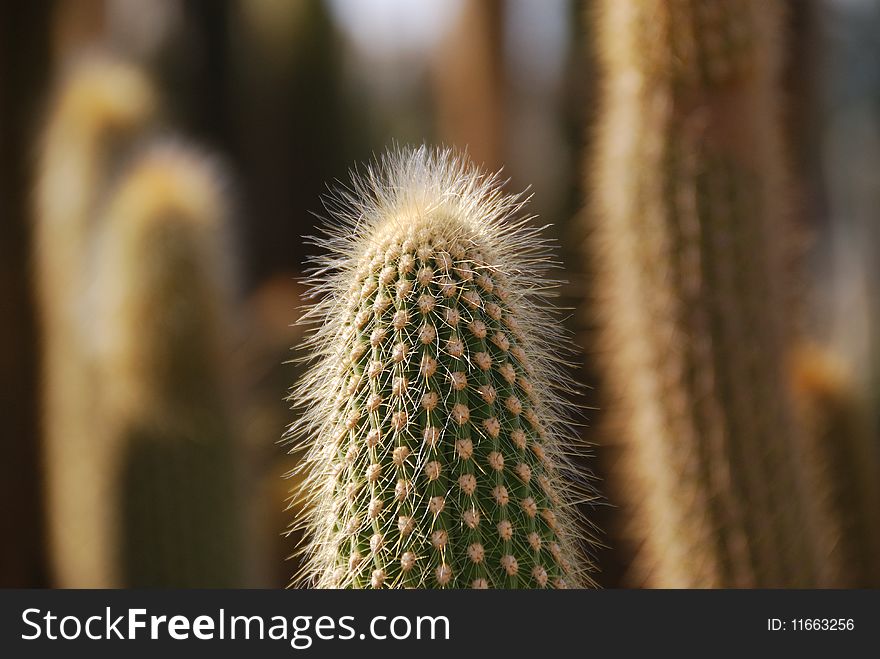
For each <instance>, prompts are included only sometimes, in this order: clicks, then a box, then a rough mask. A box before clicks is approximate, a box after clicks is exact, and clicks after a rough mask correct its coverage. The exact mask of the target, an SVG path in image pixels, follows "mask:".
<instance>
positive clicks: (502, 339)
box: [291, 147, 591, 588]
mask: <svg viewBox="0 0 880 659" xmlns="http://www.w3.org/2000/svg"><path fill="white" fill-rule="evenodd" d="M523 204H524V201H523V200H522V199H521V198H520V197H518V196H507V195H505V194H503V193H502V192H501V190H500V187H499V183H498V181H497V179H496V178H495V177H486V176H483V175H481V174H480V173H479V172H478V171H477V170H475V169H474V168H473V167H472V166H471V165H470V164H467V163H466V162H464V161H463V160H460V159H459V157H457V156H455V155H454V154H453V153H451V152H450V151H445V150H444V151H431V150H428V149H427V148H425V147H422V148H420V149H417V150H415V151H399V152H393V153H391V154H390V155H387V156H385V157H384V158H383V159H382V160H381V162H380V163H378V165H376V166H375V167H373V166H371V167H370V168H369V169H368V171H367V172H366V173H365V174H364V175H363V176H362V177H354V178H353V185H352V188H351V189H344V190H342V191H339V192H338V193H337V195H336V197H335V198H333V199H332V200H331V201H330V202H329V204H328V210H329V212H330V213H331V215H332V217H333V221H334V224H333V225H332V226H331V225H328V226H327V227H326V228H325V231H326V234H325V236H326V237H325V238H323V239H320V240H318V241H317V242H318V244H319V245H320V246H322V247H324V248H326V249H327V250H328V251H329V255H328V256H326V257H323V258H321V259H319V260H318V267H317V270H316V274H315V276H314V278H313V279H312V282H311V283H312V285H313V290H314V292H315V294H316V295H320V296H321V300H320V301H319V302H318V303H317V304H316V305H315V306H314V307H312V308H311V310H310V311H309V312H307V314H306V315H305V317H304V319H305V321H306V322H311V323H314V324H316V325H317V327H316V328H315V330H314V333H313V334H312V335H311V338H310V340H309V342H308V345H309V347H310V349H311V351H312V353H311V356H312V359H313V365H312V369H311V371H310V372H309V373H308V375H307V376H306V377H304V378H303V379H302V380H301V382H300V384H299V385H298V386H297V388H296V390H295V391H294V393H293V394H292V396H291V399H292V400H293V401H294V402H295V403H296V404H297V405H298V406H300V407H301V408H302V409H303V410H304V416H303V419H302V421H301V422H299V423H297V424H294V427H293V429H292V430H293V432H294V433H295V434H298V435H299V436H300V437H301V439H302V442H303V445H304V446H307V447H308V449H309V453H308V456H307V461H306V463H305V464H306V467H307V468H309V469H310V473H309V475H308V480H307V484H306V487H305V490H306V492H307V494H306V496H307V497H308V503H309V506H308V508H307V510H308V514H307V517H306V518H305V519H304V520H301V524H302V525H304V526H305V527H306V530H307V533H308V538H309V539H308V544H307V546H306V547H305V550H304V551H305V553H306V561H307V563H306V565H305V569H304V573H303V575H302V576H303V580H304V581H305V582H307V583H311V584H314V585H317V586H320V587H354V588H362V587H373V588H405V587H425V588H442V587H446V588H469V587H473V588H486V587H497V588H505V587H506V588H516V587H519V588H538V587H565V586H566V585H571V586H580V585H584V584H588V583H590V582H591V581H590V576H589V572H590V569H591V565H590V562H589V561H588V560H587V559H586V557H585V556H584V555H583V553H582V550H581V548H580V546H579V545H580V543H581V541H582V539H583V538H584V537H585V535H586V534H587V532H588V527H587V526H585V525H584V523H583V521H582V520H580V519H579V516H578V513H577V509H576V505H577V504H578V503H581V502H583V500H584V499H586V498H588V497H589V488H588V487H587V486H586V484H585V483H584V477H583V474H578V473H577V470H576V469H575V468H574V465H573V464H572V463H571V462H570V457H571V455H572V453H573V452H574V449H575V447H574V446H573V445H572V441H573V437H574V434H573V433H572V432H571V431H570V428H569V426H568V422H567V417H568V414H569V411H570V410H569V409H568V407H567V404H566V403H565V402H564V396H565V393H566V392H567V391H568V388H569V387H570V380H569V378H568V376H567V375H566V373H565V369H564V367H563V361H564V359H563V357H564V354H565V352H566V350H567V346H568V343H567V339H566V337H564V335H563V332H562V330H561V329H560V327H559V325H557V323H556V322H555V320H553V319H552V318H551V316H550V314H548V313H547V302H546V299H545V296H546V295H547V294H548V293H550V292H552V290H553V287H554V282H553V281H552V280H549V279H546V278H545V276H544V275H543V272H544V271H545V270H546V269H547V268H548V267H549V266H552V265H553V264H554V261H553V260H552V255H551V254H550V252H549V250H548V248H547V245H546V243H545V242H544V240H543V239H542V238H541V237H540V235H539V230H538V229H534V228H530V227H529V225H528V224H527V220H526V219H522V218H520V219H516V215H517V213H519V211H520V210H521V208H522V206H523Z"/></svg>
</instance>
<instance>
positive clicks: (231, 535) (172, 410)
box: [97, 143, 241, 587]
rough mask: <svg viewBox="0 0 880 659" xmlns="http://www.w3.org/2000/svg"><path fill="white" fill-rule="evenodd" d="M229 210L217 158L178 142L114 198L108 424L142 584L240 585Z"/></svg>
mask: <svg viewBox="0 0 880 659" xmlns="http://www.w3.org/2000/svg"><path fill="white" fill-rule="evenodd" d="M227 213H228V201H227V199H226V197H225V195H224V194H223V191H222V181H221V179H219V178H218V176H217V173H216V167H215V166H214V164H213V163H212V162H211V161H210V160H207V159H205V158H204V157H203V156H201V155H200V154H198V153H194V152H192V151H190V150H189V149H187V148H186V147H183V146H180V145H176V144H170V143H158V144H153V145H151V146H150V147H149V148H148V149H147V150H145V151H144V152H143V153H142V154H140V155H139V156H138V157H137V158H136V159H135V160H134V161H133V162H132V163H131V165H130V166H129V167H128V168H127V169H126V171H125V173H124V175H123V177H122V178H121V180H120V183H119V186H118V187H117V189H116V190H115V191H114V194H113V196H112V198H111V200H110V202H109V204H108V207H107V219H106V222H105V227H106V228H105V235H104V237H103V240H102V246H101V247H102V249H101V254H100V256H101V264H100V277H99V281H98V283H97V285H98V286H99V288H100V293H101V305H100V307H99V310H100V312H99V321H100V322H99V327H100V332H101V334H100V339H101V347H102V352H101V353H100V370H99V374H100V377H101V380H102V382H104V383H106V387H105V396H104V400H103V401H102V407H101V412H102V416H101V422H102V426H103V428H104V432H105V433H107V436H108V440H107V441H108V444H110V445H111V446H112V447H113V449H114V451H115V455H116V463H115V464H114V468H115V469H116V473H117V478H118V481H117V488H118V489H117V492H116V493H115V498H114V505H115V506H116V514H117V516H118V518H117V519H118V521H117V525H118V526H117V528H118V531H117V532H118V545H119V554H120V555H119V560H120V565H121V572H122V575H121V578H122V580H123V583H124V584H125V585H126V586H129V587H140V586H148V587H155V586H159V587H218V586H226V587H230V586H235V585H237V584H238V583H239V578H240V574H241V565H240V560H241V557H240V551H241V537H240V528H239V517H240V515H239V510H238V501H239V499H238V497H237V496H236V478H235V471H234V466H235V464H236V455H235V444H234V437H235V427H234V426H233V419H234V414H233V410H234V408H233V406H231V405H230V397H229V393H230V392H229V390H228V386H229V380H228V377H227V376H228V372H227V368H226V367H225V366H224V365H225V364H228V362H229V353H230V329H231V321H232V316H231V309H230V305H231V303H232V294H233V291H232V290H231V284H232V279H231V274H232V273H231V269H230V268H229V267H228V265H227V264H228V263H229V258H230V257H229V251H228V249H227V248H226V245H225V238H226V237H227V236H226V230H227V227H226V221H227Z"/></svg>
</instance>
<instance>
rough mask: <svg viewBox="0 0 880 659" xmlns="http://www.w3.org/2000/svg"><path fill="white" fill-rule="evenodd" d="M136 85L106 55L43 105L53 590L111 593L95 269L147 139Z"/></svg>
mask: <svg viewBox="0 0 880 659" xmlns="http://www.w3.org/2000/svg"><path fill="white" fill-rule="evenodd" d="M156 106H157V99H156V95H155V92H154V90H153V87H152V85H151V84H150V82H149V81H148V80H147V79H146V78H145V77H144V75H143V74H142V73H141V72H140V71H139V70H137V69H136V68H133V67H131V66H129V65H128V64H126V63H124V62H120V61H118V60H116V59H113V58H108V57H103V56H93V57H89V58H87V59H84V60H79V61H77V62H76V63H75V65H74V66H72V67H71V69H70V70H69V71H68V72H67V75H65V76H64V77H63V79H62V80H61V83H60V85H59V86H58V89H57V90H56V91H55V93H54V95H53V98H52V101H51V103H50V106H49V112H48V121H47V125H46V128H45V132H44V134H43V137H42V145H41V153H40V160H39V170H38V176H37V186H36V187H37V189H36V194H35V209H34V210H35V212H34V215H35V227H34V242H35V258H34V262H35V273H34V274H35V281H36V294H37V300H38V309H39V315H40V323H41V326H42V327H41V330H42V340H43V351H42V352H43V364H42V369H43V377H42V388H43V391H42V398H43V435H44V446H43V453H44V459H45V473H46V479H45V480H46V490H47V494H46V498H47V517H48V531H49V534H48V535H49V546H50V550H49V554H50V556H51V557H52V562H53V565H52V571H53V578H54V581H55V583H56V584H57V585H59V586H62V587H74V588H75V587H80V588H82V587H87V588H95V587H112V586H114V585H116V584H117V583H118V582H117V575H116V573H115V571H114V565H115V558H114V557H113V555H112V551H111V547H112V546H113V542H112V539H111V538H112V535H113V520H112V517H113V514H112V510H111V507H110V506H109V502H110V501H112V499H113V492H112V488H113V483H112V481H111V479H110V477H109V475H110V474H111V473H112V471H113V470H112V468H111V466H110V463H111V461H112V451H111V450H109V449H108V447H107V446H106V444H105V443H104V442H103V441H102V438H101V433H100V428H98V427H96V425H95V415H96V410H97V405H98V400H99V391H98V389H99V388H98V386H97V385H96V382H95V377H94V359H93V347H94V338H93V337H94V335H95V331H94V326H93V323H92V321H93V318H94V313H93V309H92V307H93V304H92V302H93V300H92V299H91V296H90V295H89V294H88V291H89V289H90V286H91V283H92V281H93V272H92V264H93V263H94V259H93V253H94V250H95V237H96V235H97V228H98V225H99V216H100V213H101V206H102V203H103V199H104V197H105V195H106V192H107V189H108V188H109V187H110V186H111V185H112V179H113V176H114V172H115V170H116V169H117V166H118V164H119V163H120V162H122V161H124V159H125V158H126V156H127V154H128V153H129V152H130V151H131V148H132V146H133V145H134V144H136V143H137V142H138V141H139V139H140V138H141V137H142V136H143V135H144V134H145V133H146V132H147V131H148V130H149V129H150V127H151V125H152V122H153V120H154V117H155V114H156Z"/></svg>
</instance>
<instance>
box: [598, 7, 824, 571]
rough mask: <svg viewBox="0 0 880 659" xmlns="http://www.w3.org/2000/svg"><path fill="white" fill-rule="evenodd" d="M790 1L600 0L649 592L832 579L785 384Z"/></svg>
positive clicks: (623, 386)
mask: <svg viewBox="0 0 880 659" xmlns="http://www.w3.org/2000/svg"><path fill="white" fill-rule="evenodd" d="M778 9H779V6H778V3H763V2H760V1H758V0H731V1H729V2H698V1H696V0H669V1H666V0H663V1H661V0H645V1H642V0H604V1H603V2H601V3H600V4H599V10H600V11H599V13H598V15H597V18H598V36H599V39H600V62H601V67H602V72H603V84H604V88H603V106H602V110H601V117H600V121H599V125H598V133H597V148H596V157H595V158H594V159H593V162H592V163H591V164H592V166H593V173H594V178H593V181H592V193H593V194H592V199H591V204H592V208H593V211H594V213H593V215H592V217H593V219H594V220H595V224H594V225H593V226H592V227H591V229H592V231H591V235H590V238H589V240H588V247H589V250H590V256H591V257H592V258H593V260H594V265H595V268H596V272H595V278H594V280H595V282H596V287H597V290H598V295H597V305H596V315H597V316H598V319H599V324H600V328H601V331H602V334H603V336H604V339H603V341H602V348H601V355H600V357H601V360H602V361H603V362H604V371H605V375H606V380H607V382H606V391H610V392H611V393H610V398H609V402H608V403H607V405H606V407H607V408H610V409H611V410H613V416H614V423H616V426H617V428H616V430H615V433H614V434H615V436H617V437H619V438H620V442H621V443H622V445H623V450H624V459H623V460H622V461H621V463H620V467H619V468H618V469H617V470H616V471H615V472H614V473H613V474H612V476H611V479H610V480H611V482H612V484H616V487H615V489H616V493H615V494H616V497H615V496H614V495H612V499H615V498H616V499H617V500H618V501H620V502H622V503H623V504H624V511H625V513H626V514H627V516H628V517H629V518H630V519H631V523H630V524H629V529H628V533H629V534H631V539H632V541H633V542H632V545H633V547H638V551H637V555H636V558H635V561H634V564H633V572H632V578H633V580H634V581H636V582H638V583H641V584H644V585H651V586H667V587H714V586H795V585H797V586H815V585H820V584H827V583H831V582H833V580H834V578H835V574H836V570H837V567H836V566H835V565H834V564H833V561H832V560H831V558H830V549H829V538H828V533H827V528H826V527H825V525H824V523H823V512H822V510H820V502H817V501H815V500H814V498H813V497H811V496H810V494H809V493H808V488H809V487H810V486H811V484H810V482H809V474H810V473H811V472H810V470H809V468H808V466H807V465H806V464H805V463H806V461H807V460H808V458H809V456H807V455H805V447H804V437H803V433H802V430H801V428H800V427H799V425H798V422H797V419H796V416H795V411H794V406H793V403H792V396H791V392H790V390H789V386H788V385H789V380H788V375H787V372H786V344H787V340H788V337H789V335H790V334H791V331H792V328H791V327H789V326H788V324H789V320H788V319H789V318H790V316H792V315H793V314H791V313H790V312H791V307H792V305H791V300H789V299H788V298H787V296H788V293H787V290H786V287H785V281H786V278H787V272H786V268H787V267H788V259H789V256H790V255H789V254H788V253H787V251H786V250H787V248H788V246H789V245H790V244H791V242H792V241H787V240H786V238H787V236H786V235H785V233H786V228H785V206H786V204H785V194H784V184H785V181H784V178H785V177H784V172H783V166H782V162H781V160H782V159H781V155H780V151H781V149H780V144H779V143H780V131H779V126H778V118H777V113H778V104H777V101H776V93H775V85H776V76H777V68H778V64H777V52H776V51H777V48H776V46H777V42H778V41H779V38H780V37H779V33H780V26H779V16H777V13H778Z"/></svg>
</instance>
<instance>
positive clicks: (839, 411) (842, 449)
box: [793, 344, 880, 588]
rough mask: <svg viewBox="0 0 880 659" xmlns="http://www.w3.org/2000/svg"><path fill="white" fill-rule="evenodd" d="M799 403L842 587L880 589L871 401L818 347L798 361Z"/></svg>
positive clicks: (878, 489) (879, 460) (877, 452)
mask: <svg viewBox="0 0 880 659" xmlns="http://www.w3.org/2000/svg"><path fill="white" fill-rule="evenodd" d="M793 366H794V384H795V392H796V394H797V400H798V402H799V404H800V406H801V409H802V414H803V417H804V418H805V419H806V421H807V429H808V430H809V439H810V445H809V446H810V452H811V453H812V454H813V456H814V457H815V460H814V461H813V462H814V464H816V465H820V466H821V472H820V473H819V474H818V478H817V479H816V480H817V482H819V483H823V484H824V486H825V488H826V491H825V492H822V493H820V494H821V495H823V496H824V497H825V498H827V499H828V500H829V502H830V505H831V510H832V513H833V515H832V520H833V522H834V523H835V524H836V528H835V529H834V540H835V543H834V553H835V555H836V560H837V562H838V563H839V564H840V565H842V566H843V575H842V579H843V583H842V584H841V585H842V586H845V587H847V588H877V587H878V586H880V517H878V511H880V447H878V445H877V441H876V439H875V435H874V433H873V432H872V430H873V428H872V425H871V416H870V413H869V412H868V410H869V409H871V408H870V407H869V405H868V404H867V403H868V401H865V400H863V397H861V396H859V393H858V387H857V386H856V384H855V382H854V381H853V378H851V377H849V376H848V374H847V371H846V368H845V367H844V363H843V361H842V360H841V359H837V358H836V357H835V355H833V354H832V353H830V352H829V351H827V350H823V349H822V348H821V347H819V346H817V345H812V344H810V345H805V346H802V347H801V348H800V349H799V350H798V351H797V352H796V353H795V355H794V361H793Z"/></svg>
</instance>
